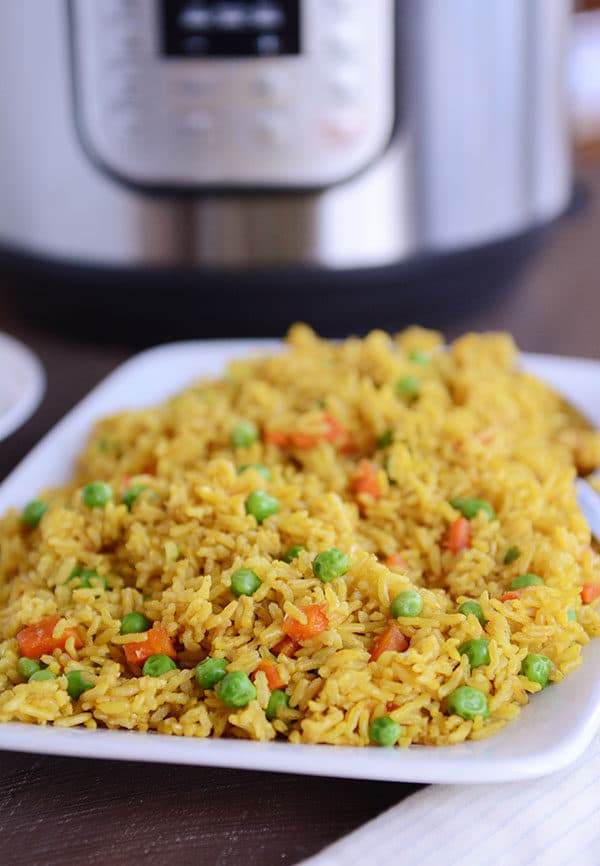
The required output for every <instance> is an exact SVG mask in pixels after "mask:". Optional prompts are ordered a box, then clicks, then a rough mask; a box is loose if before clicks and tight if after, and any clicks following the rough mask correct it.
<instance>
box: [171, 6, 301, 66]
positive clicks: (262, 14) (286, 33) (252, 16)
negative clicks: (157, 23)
mask: <svg viewBox="0 0 600 866" xmlns="http://www.w3.org/2000/svg"><path fill="white" fill-rule="evenodd" d="M299 6H300V0H162V53H163V54H165V55H167V56H168V57H269V56H271V57H272V56H279V55H282V54H299V53H300V9H299Z"/></svg>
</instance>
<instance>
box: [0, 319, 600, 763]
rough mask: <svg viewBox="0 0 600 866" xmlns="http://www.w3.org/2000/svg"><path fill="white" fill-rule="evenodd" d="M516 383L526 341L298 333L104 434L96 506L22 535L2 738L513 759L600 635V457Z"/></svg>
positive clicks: (95, 462)
mask: <svg viewBox="0 0 600 866" xmlns="http://www.w3.org/2000/svg"><path fill="white" fill-rule="evenodd" d="M517 364H518V357H517V353H516V350H515V347H514V344H513V342H512V340H511V339H510V338H509V337H508V336H506V335H502V334H486V335H474V334H469V335H467V336H464V337H462V338H461V339H459V340H457V341H456V342H454V343H453V344H452V345H451V346H450V347H449V348H444V347H443V345H442V338H441V337H440V335H439V334H437V333H434V332H431V331H425V330H422V329H420V328H410V329H408V330H406V331H404V332H402V333H401V334H399V335H396V336H389V335H387V334H385V333H382V332H379V331H376V332H373V333H371V334H369V335H368V336H367V337H366V338H365V339H364V340H359V339H348V340H346V341H345V342H343V343H331V342H327V341H324V340H320V339H319V338H318V337H317V336H316V335H315V334H314V333H313V332H312V331H311V330H310V329H309V328H307V327H306V326H303V325H297V326H295V327H293V328H292V329H291V332H290V334H289V337H288V340H287V345H286V348H285V350H284V351H283V353H281V354H274V355H273V356H269V357H266V356H265V357H262V356H261V357H253V358H250V359H248V360H245V361H234V362H232V363H231V364H230V365H229V367H228V369H227V370H226V372H225V373H224V376H223V378H221V379H218V380H214V381H201V382H199V383H198V384H197V385H195V386H194V387H192V388H190V389H189V390H187V391H185V392H184V393H182V394H180V395H178V396H176V397H174V398H173V399H171V400H170V401H168V402H167V403H165V404H163V405H161V406H158V407H155V408H149V409H146V410H143V411H135V412H125V413H123V414H120V415H117V416H114V417H111V418H108V419H105V420H102V421H101V422H100V423H99V424H97V426H96V427H95V429H94V431H93V433H92V435H91V437H90V439H89V441H88V444H87V447H86V448H85V451H84V453H83V454H82V455H81V456H80V458H79V460H78V464H77V470H76V473H75V476H74V479H73V481H72V483H70V484H69V485H68V486H66V487H63V488H60V489H53V490H46V491H44V492H43V493H42V494H41V495H40V498H39V501H37V502H36V503H34V504H33V506H31V507H29V509H26V510H25V512H17V511H16V510H12V511H10V512H9V513H7V514H6V515H5V516H4V517H3V518H2V521H1V522H0V579H1V581H2V588H1V599H0V639H1V641H2V643H0V721H23V722H33V723H38V724H53V725H57V726H61V727H70V726H75V725H79V726H83V727H87V728H96V727H105V728H127V729H135V730H139V731H147V730H154V731H159V732H160V733H163V734H177V735H184V736H193V737H208V736H215V737H223V736H225V737H242V738H250V739H256V740H272V739H274V738H276V737H279V738H287V739H288V740H289V741H290V742H293V743H334V744H348V745H367V744H369V743H370V742H375V743H380V744H382V745H385V744H393V743H397V744H398V745H399V746H408V745H409V744H413V743H423V744H436V745H445V744H450V743H459V742H462V741H464V740H467V739H472V740H476V739H481V738H483V737H487V736H490V735H492V734H494V733H496V732H498V731H499V730H500V729H501V728H502V727H503V726H504V725H505V724H506V723H507V722H509V721H512V720H514V719H515V718H516V717H517V716H518V715H519V711H520V709H521V707H523V706H524V705H526V704H527V702H528V701H529V700H530V699H532V698H531V696H532V695H533V694H534V693H535V692H538V691H540V689H542V688H543V687H544V685H545V683H546V680H547V679H548V677H549V683H548V686H549V687H551V688H556V687H558V688H560V686H556V685H555V684H556V683H558V682H559V681H560V680H561V679H562V678H563V677H564V676H566V675H567V674H569V673H570V672H571V671H573V670H574V669H575V668H577V667H578V666H579V665H580V664H581V660H582V659H581V648H582V646H583V645H584V644H585V643H587V642H588V640H589V638H590V637H594V636H598V635H599V634H600V610H599V609H598V601H595V600H594V599H595V597H597V596H598V595H599V594H600V558H599V555H598V552H597V550H596V549H595V547H594V545H593V543H592V541H591V538H590V530H589V528H588V526H587V524H586V521H585V519H584V517H583V515H582V514H581V512H580V510H579V508H578V506H577V503H576V498H575V491H574V485H573V481H574V478H575V476H576V475H577V474H578V473H579V474H586V473H588V472H590V471H591V470H592V469H594V468H595V467H596V466H597V465H598V463H600V437H599V436H598V435H597V434H596V433H595V432H593V431H592V430H591V429H590V428H589V426H588V425H587V424H586V422H585V421H584V420H583V419H582V418H581V417H580V416H579V415H577V413H576V412H575V411H574V410H573V409H571V408H570V407H569V406H568V405H567V404H566V403H565V402H564V400H563V399H561V398H560V397H559V396H558V395H557V394H555V393H554V392H553V391H552V390H551V389H550V388H548V387H547V386H546V385H544V384H543V383H541V382H539V381H537V380H536V379H535V378H533V377H532V376H530V375H526V374H525V373H523V372H521V371H520V370H519V368H518V366H517ZM95 482H102V484H100V485H98V484H96V483H95ZM90 484H92V487H89V486H88V485H90ZM106 485H108V487H107V486H106ZM98 491H100V492H98ZM257 491H261V492H259V495H258V497H257V496H254V497H253V496H252V494H253V493H256V492H257ZM265 494H266V495H265ZM98 501H99V502H100V504H96V505H94V504H93V503H94V502H98ZM90 503H92V504H90ZM46 506H47V507H46ZM293 548H295V549H293ZM290 549H293V550H292V551H291V553H290ZM332 551H333V553H332ZM323 552H326V555H325V556H320V557H319V559H318V560H317V561H316V562H315V560H316V557H317V555H319V554H322V553H323ZM286 560H287V561H286ZM240 569H245V570H247V571H243V572H242V576H241V577H240V576H239V575H238V576H237V577H236V578H235V579H234V581H233V585H234V589H235V590H236V591H234V590H232V575H234V574H235V573H236V572H238V571H239V570H240ZM249 572H250V573H254V577H252V576H251V575H250V577H249V576H248V575H249ZM336 575H337V576H336ZM523 575H525V576H526V577H525V578H523ZM532 575H533V576H535V578H536V579H535V580H531V576H532ZM511 587H512V589H511ZM240 589H241V593H240ZM407 591H408V594H407V595H401V594H402V593H406V592H407ZM236 592H237V593H238V594H236ZM245 593H248V594H245ZM398 596H400V599H401V601H399V600H398ZM405 602H406V603H405ZM465 602H476V604H469V605H467V607H463V605H464V603H465ZM461 607H462V610H460V608H461ZM132 613H135V614H141V615H142V616H141V617H140V616H137V617H133V618H132V617H128V619H127V622H128V623H130V624H131V623H133V624H134V626H135V629H136V630H134V631H133V632H129V633H125V634H123V633H122V631H123V630H124V631H126V632H127V629H126V628H125V629H124V628H123V627H122V623H123V620H124V618H125V617H127V615H129V614H132ZM394 614H396V615H394ZM136 623H137V624H136ZM469 641H475V642H476V643H475V644H469V643H467V642H469ZM465 644H466V647H465ZM156 656H158V657H159V662H156ZM538 656H543V657H544V658H545V659H546V661H543V660H542V661H540V660H539V658H537V657H538ZM149 657H152V658H151V661H150V662H149V663H148V664H146V663H147V661H148V658H149ZM532 657H533V660H532ZM207 658H211V659H213V660H215V659H220V660H224V661H217V662H214V661H212V662H210V663H208V664H205V665H204V666H202V667H200V668H198V669H197V666H198V665H199V663H201V662H202V661H203V660H205V659H207ZM152 659H154V661H153V660H152ZM169 659H172V661H169ZM144 667H145V669H146V673H145V674H144V672H143V669H144ZM197 670H198V673H197V672H196V671H197ZM32 672H33V674H34V676H33V679H31V681H28V679H29V676H31V674H32ZM36 672H37V673H38V674H39V673H42V672H43V673H42V676H37V675H35V673H36ZM74 672H75V673H74ZM233 672H238V673H236V675H235V676H233V677H232V676H231V674H232V673H233ZM244 675H245V676H244ZM225 684H227V686H226V685H225ZM464 687H469V688H468V689H467V691H465V689H464ZM457 690H458V691H457ZM472 690H475V691H472ZM275 692H276V693H277V695H276V699H273V698H272V694H273V693H275ZM533 699H535V698H533ZM382 717H383V718H384V719H385V721H381V718H382ZM374 722H375V724H373V723H374Z"/></svg>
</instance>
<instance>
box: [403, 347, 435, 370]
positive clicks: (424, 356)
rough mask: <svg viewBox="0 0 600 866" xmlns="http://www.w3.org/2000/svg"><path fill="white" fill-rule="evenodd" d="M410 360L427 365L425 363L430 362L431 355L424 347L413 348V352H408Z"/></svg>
mask: <svg viewBox="0 0 600 866" xmlns="http://www.w3.org/2000/svg"><path fill="white" fill-rule="evenodd" d="M408 360H409V361H412V362H413V364H420V365H421V366H425V364H429V362H430V360H431V356H430V354H429V352H424V351H423V349H413V350H412V352H409V353H408Z"/></svg>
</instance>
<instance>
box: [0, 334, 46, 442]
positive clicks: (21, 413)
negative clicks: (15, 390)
mask: <svg viewBox="0 0 600 866" xmlns="http://www.w3.org/2000/svg"><path fill="white" fill-rule="evenodd" d="M6 353H8V357H9V364H11V365H12V366H9V367H8V369H7V367H6V366H5V364H3V365H2V371H1V373H0V375H1V376H2V377H3V378H5V377H7V376H9V377H11V378H12V377H14V376H15V375H16V376H20V377H21V378H22V383H23V387H22V391H21V393H20V394H19V396H18V398H17V399H16V400H15V401H13V402H12V404H11V405H10V406H9V408H8V409H6V410H4V411H0V442H1V441H2V440H3V439H6V438H7V436H10V434H11V433H13V432H14V431H15V430H17V429H18V428H19V427H20V426H21V425H22V424H24V423H25V421H27V420H28V418H30V417H31V415H33V413H34V412H35V410H36V409H37V407H38V406H39V404H40V403H41V401H42V397H43V396H44V392H45V390H46V374H45V372H44V368H43V366H42V364H41V362H40V360H39V358H38V357H37V355H35V354H34V353H33V352H32V351H31V349H29V348H28V347H27V346H25V345H24V344H23V343H21V342H20V341H19V340H17V339H16V338H15V337H12V336H11V335H10V334H6V333H4V332H0V354H2V355H3V356H4V355H5V354H6ZM5 360H6V359H5V358H3V361H5Z"/></svg>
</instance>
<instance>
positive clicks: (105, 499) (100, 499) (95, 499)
mask: <svg viewBox="0 0 600 866" xmlns="http://www.w3.org/2000/svg"><path fill="white" fill-rule="evenodd" d="M81 497H82V499H83V501H84V503H85V504H86V505H87V507H88V508H104V506H105V505H107V504H108V503H109V502H110V501H111V499H112V498H113V492H112V489H111V487H110V486H109V485H108V484H106V483H105V482H104V481H92V483H91V484H86V485H85V487H84V488H83V491H82V494H81Z"/></svg>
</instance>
